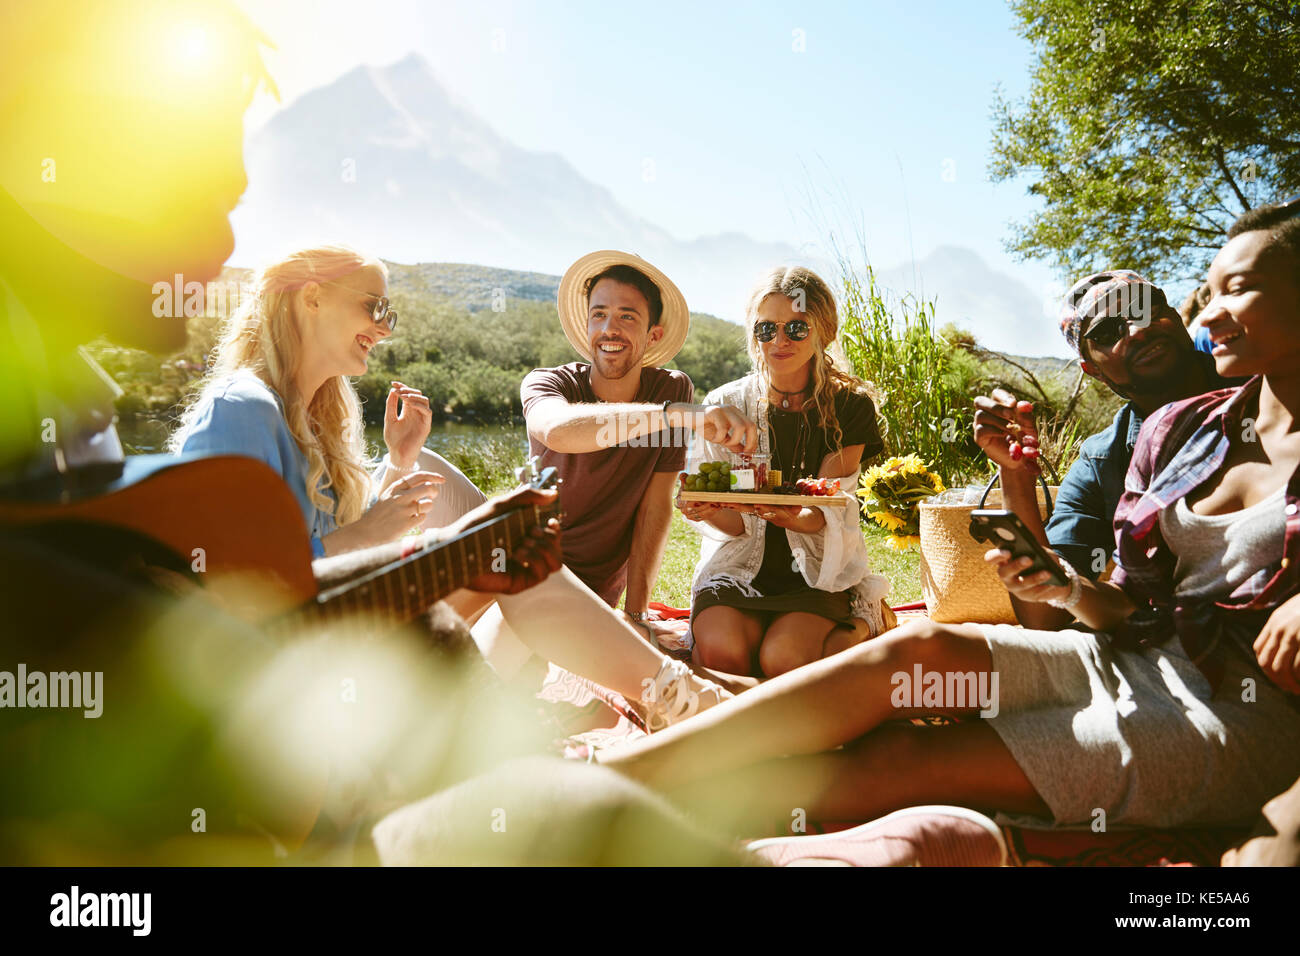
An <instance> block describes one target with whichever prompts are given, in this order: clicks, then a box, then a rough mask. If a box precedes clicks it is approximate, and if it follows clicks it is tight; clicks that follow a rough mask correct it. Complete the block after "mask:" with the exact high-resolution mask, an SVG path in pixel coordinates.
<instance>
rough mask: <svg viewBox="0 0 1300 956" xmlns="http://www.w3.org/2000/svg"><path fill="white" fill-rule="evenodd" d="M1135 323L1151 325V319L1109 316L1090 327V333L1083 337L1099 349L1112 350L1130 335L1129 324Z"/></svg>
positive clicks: (1084, 334)
mask: <svg viewBox="0 0 1300 956" xmlns="http://www.w3.org/2000/svg"><path fill="white" fill-rule="evenodd" d="M1135 322H1145V323H1146V324H1147V325H1150V324H1151V320H1150V319H1140V318H1137V319H1127V318H1124V317H1123V316H1122V315H1108V316H1106V317H1105V318H1102V319H1098V320H1097V321H1096V322H1093V323H1092V324H1091V325H1089V326H1088V331H1087V332H1084V333H1083V337H1084V338H1085V339H1086V340H1087V341H1089V342H1091V343H1092V344H1093V345H1095V346H1096V347H1097V348H1102V349H1108V348H1112V347H1113V346H1114V345H1115V343H1116V342H1118V341H1119V340H1120V339H1122V338H1124V336H1125V335H1127V334H1128V326H1129V324H1130V323H1135ZM1143 328H1145V326H1143Z"/></svg>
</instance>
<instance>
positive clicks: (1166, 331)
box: [1080, 305, 1196, 398]
mask: <svg viewBox="0 0 1300 956" xmlns="http://www.w3.org/2000/svg"><path fill="white" fill-rule="evenodd" d="M1103 318H1104V316H1098V317H1097V318H1095V319H1093V320H1092V321H1091V322H1090V323H1089V326H1088V328H1089V329H1090V328H1092V327H1094V326H1095V325H1096V324H1097V323H1098V322H1100V321H1102V320H1103ZM1126 333H1127V334H1125V335H1124V336H1122V337H1121V338H1120V339H1119V341H1117V342H1115V344H1114V345H1111V346H1110V347H1102V346H1099V345H1097V344H1096V343H1095V342H1092V341H1089V340H1088V338H1087V330H1086V329H1085V331H1084V338H1083V339H1081V340H1080V346H1081V351H1080V357H1081V358H1082V359H1083V362H1082V364H1083V370H1084V371H1085V372H1087V373H1088V374H1089V375H1091V376H1093V377H1094V378H1098V379H1100V380H1101V381H1103V382H1105V383H1106V384H1107V385H1109V386H1110V387H1111V388H1112V389H1113V390H1114V391H1116V392H1118V393H1119V394H1120V395H1123V396H1125V397H1126V398H1132V397H1133V396H1134V395H1139V396H1140V395H1159V394H1162V393H1164V392H1168V391H1170V390H1172V389H1176V388H1177V386H1178V384H1179V382H1181V381H1182V380H1183V379H1185V378H1186V376H1187V374H1188V368H1189V365H1190V363H1191V362H1192V360H1193V358H1194V356H1195V354H1196V347H1195V345H1194V344H1193V343H1192V338H1191V336H1190V335H1188V334H1187V329H1186V328H1185V327H1184V326H1183V322H1182V319H1181V318H1179V315H1178V313H1177V312H1176V311H1175V310H1174V309H1173V308H1172V307H1170V306H1168V305H1166V306H1164V308H1163V309H1161V310H1160V311H1158V312H1157V313H1156V314H1155V315H1154V316H1153V317H1152V318H1151V321H1150V322H1148V323H1145V324H1143V323H1141V322H1131V323H1129V324H1128V327H1127V330H1126Z"/></svg>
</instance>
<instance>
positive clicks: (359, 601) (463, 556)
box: [275, 505, 558, 630]
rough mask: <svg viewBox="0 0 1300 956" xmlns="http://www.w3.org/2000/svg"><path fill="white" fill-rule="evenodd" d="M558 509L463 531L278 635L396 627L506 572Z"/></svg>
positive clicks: (367, 579) (335, 593) (372, 574)
mask: <svg viewBox="0 0 1300 956" xmlns="http://www.w3.org/2000/svg"><path fill="white" fill-rule="evenodd" d="M557 512H558V508H555V507H552V508H544V509H543V508H538V507H537V506H536V505H528V506H525V507H523V508H519V509H517V510H514V511H511V512H508V513H507V514H504V515H501V516H499V517H496V518H493V519H492V520H490V521H488V522H485V523H484V524H481V525H477V526H475V527H473V528H470V529H469V530H467V531H463V532H461V533H460V534H458V535H456V536H455V537H453V538H449V539H447V540H446V541H439V542H437V543H436V544H433V545H431V546H430V547H428V548H425V549H422V550H421V551H419V552H417V553H415V554H413V555H410V556H409V557H406V558H402V559H400V560H397V561H392V562H390V563H388V564H386V565H383V566H382V567H379V568H376V569H374V570H372V571H368V572H366V573H365V574H363V575H362V576H360V577H358V578H354V579H352V580H350V581H348V582H346V583H345V584H342V585H339V586H337V587H334V588H329V589H327V590H325V591H322V592H321V593H320V594H318V595H317V596H316V599H315V600H313V601H311V602H309V603H308V604H306V605H304V606H303V607H301V608H298V609H297V610H295V611H294V612H292V613H291V614H288V615H285V616H284V617H282V618H279V619H278V620H277V621H276V622H275V623H276V625H277V630H279V629H281V628H283V629H285V630H296V629H298V628H300V627H303V626H307V625H311V624H313V623H325V622H328V621H337V620H342V619H345V618H346V619H349V620H351V621H353V622H360V623H363V624H373V625H376V626H381V627H384V626H391V625H394V624H401V623H404V622H406V621H409V620H411V619H412V618H414V617H416V616H418V615H419V614H421V613H423V612H424V611H426V610H428V608H429V607H430V606H432V605H433V604H434V603H435V602H436V601H439V600H441V599H442V598H445V597H446V596H447V595H449V594H451V593H452V592H453V591H456V590H458V589H460V588H463V587H465V586H466V585H467V584H468V583H469V582H470V581H472V580H473V579H474V578H475V577H477V576H478V575H479V574H482V573H483V572H485V571H505V570H506V562H507V561H508V560H509V558H510V555H511V554H512V553H513V552H514V550H515V548H517V547H518V546H519V545H520V544H521V543H522V542H523V541H524V539H525V538H526V537H527V535H528V532H529V531H530V530H531V529H532V528H535V527H538V526H540V525H542V524H544V523H545V522H546V521H547V519H549V518H550V517H552V516H554V515H555V514H557Z"/></svg>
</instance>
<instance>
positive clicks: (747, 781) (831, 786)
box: [615, 721, 1051, 837]
mask: <svg viewBox="0 0 1300 956" xmlns="http://www.w3.org/2000/svg"><path fill="white" fill-rule="evenodd" d="M615 769H621V768H620V767H615ZM664 792H665V795H666V796H667V797H668V798H669V799H670V800H671V801H672V802H673V803H674V804H676V805H677V806H680V807H682V808H683V809H685V810H687V811H689V812H690V813H691V814H692V815H693V816H694V817H695V818H696V819H699V820H700V821H702V822H704V823H706V824H707V825H709V826H712V827H715V828H717V829H719V830H721V831H725V832H729V833H732V834H735V835H739V836H749V837H753V836H764V835H768V834H770V833H771V832H772V830H773V828H774V825H777V824H780V825H783V826H784V827H786V828H788V827H790V825H791V824H792V823H794V822H796V821H803V822H807V821H816V820H820V821H845V822H848V821H860V820H872V819H875V818H877V817H880V816H884V815H885V814H886V813H890V812H892V811H894V810H899V809H902V808H903V807H910V806H917V805H918V804H928V803H938V804H956V805H958V806H967V807H972V808H975V809H982V810H987V811H990V812H992V811H995V810H1003V811H1007V812H1011V813H1026V814H1033V815H1035V816H1045V817H1050V816H1051V813H1050V811H1049V810H1048V808H1047V807H1046V805H1044V803H1043V801H1042V799H1041V798H1040V797H1039V796H1038V794H1037V793H1036V792H1035V791H1034V788H1033V785H1032V784H1031V783H1030V782H1029V780H1028V778H1027V777H1025V775H1024V772H1023V771H1022V770H1021V769H1020V767H1019V766H1018V765H1017V764H1016V762H1015V760H1013V759H1012V757H1011V754H1010V753H1009V752H1008V751H1007V749H1006V747H1005V745H1003V743H1002V740H1001V738H1000V737H998V735H997V732H996V731H994V730H993V728H991V727H989V726H988V725H987V724H985V723H982V722H978V721H975V722H971V723H962V724H958V725H953V726H950V727H913V726H910V725H907V724H887V725H885V726H883V727H881V728H879V729H877V730H874V731H872V732H871V733H869V734H867V735H866V736H865V737H863V738H862V739H861V740H859V741H856V742H854V743H853V744H850V745H848V746H847V747H845V748H844V749H842V750H837V751H833V752H830V753H822V754H814V755H811V756H801V757H781V758H776V759H773V760H766V761H763V762H761V763H757V764H753V765H751V766H748V767H744V768H741V769H737V770H731V771H727V772H724V773H720V774H716V775H713V776H709V777H706V778H703V779H700V780H695V781H692V782H690V783H685V784H681V785H678V786H674V787H669V788H666V789H665V791H664ZM794 832H800V831H799V830H795V831H794Z"/></svg>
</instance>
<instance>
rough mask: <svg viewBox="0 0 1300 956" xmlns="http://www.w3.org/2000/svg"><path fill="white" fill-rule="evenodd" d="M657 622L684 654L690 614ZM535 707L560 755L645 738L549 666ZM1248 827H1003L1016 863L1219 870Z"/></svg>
mask: <svg viewBox="0 0 1300 956" xmlns="http://www.w3.org/2000/svg"><path fill="white" fill-rule="evenodd" d="M893 610H894V612H895V614H897V616H898V622H899V623H900V624H902V623H905V622H907V621H910V620H923V619H925V616H926V613H925V605H924V604H920V603H919V602H918V603H917V604H905V605H900V606H897V607H895V608H893ZM651 611H652V617H653V618H654V619H655V620H656V621H657V622H658V625H657V630H658V631H659V632H660V633H659V635H658V638H659V643H660V645H661V646H662V647H663V649H664V651H665V652H666V653H669V654H671V655H672V656H674V657H688V656H689V654H690V647H691V643H690V633H689V629H690V612H689V611H688V610H684V609H681V608H672V607H668V606H667V605H662V604H658V603H657V602H656V603H655V604H652V605H651ZM537 699H538V701H539V708H540V711H541V713H542V715H543V716H544V717H545V719H547V720H549V721H551V722H552V724H553V726H554V727H555V728H556V733H557V738H556V747H557V750H558V751H559V752H561V753H562V754H564V756H566V757H569V758H573V759H582V758H583V757H584V756H585V755H586V753H587V752H588V750H587V748H589V747H595V748H607V747H616V746H618V745H620V744H621V743H626V742H629V741H632V740H636V739H639V738H640V737H643V736H645V735H646V733H647V730H646V727H645V723H644V721H642V719H641V717H640V715H639V714H638V713H637V711H636V709H635V708H634V707H632V705H631V704H630V703H629V702H628V701H627V699H626V698H625V697H623V695H622V694H618V693H616V692H614V691H612V690H610V689H609V688H607V687H602V686H600V685H599V684H597V683H595V682H594V681H590V680H587V679H586V678H585V677H579V676H578V675H577V674H573V673H570V672H569V671H566V670H564V669H563V668H561V667H557V666H556V665H554V664H551V665H549V670H548V672H547V675H546V679H545V680H544V681H543V683H542V687H541V689H540V690H539V691H538V692H537ZM948 719H949V718H944V717H936V718H919V719H917V720H915V721H913V723H917V724H931V723H936V722H938V723H943V722H947V721H948ZM866 822H867V821H865V820H846V821H820V822H816V823H809V824H808V833H829V832H832V831H835V830H842V829H847V828H849V827H853V826H857V825H859V824H861V823H866ZM786 823H787V821H781V822H779V823H776V822H774V824H773V828H772V831H771V832H768V833H759V834H754V836H755V837H764V836H780V835H784V834H786V833H788V831H787V830H785V829H784V827H785V826H786ZM1247 832H1248V830H1246V829H1195V830H1154V829H1132V830H1112V831H1110V832H1107V833H1094V832H1093V831H1092V830H1090V829H1070V830H1066V829H1043V830H1036V829H1030V828H1026V827H1012V826H1004V827H1002V833H1003V836H1004V837H1005V838H1006V841H1007V849H1008V851H1009V853H1010V856H1011V863H1012V865H1014V866H1217V865H1218V863H1219V858H1220V856H1221V855H1222V854H1223V852H1224V851H1225V850H1227V849H1228V848H1229V847H1231V846H1233V845H1235V844H1236V843H1237V842H1239V841H1240V840H1241V839H1242V838H1243V837H1244V836H1245V835H1246V833H1247Z"/></svg>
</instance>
